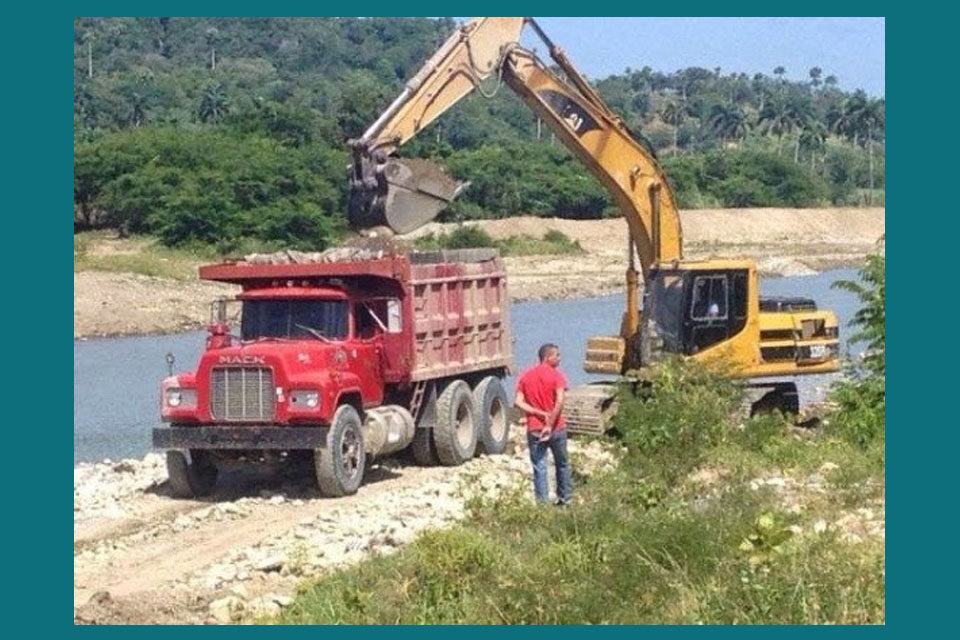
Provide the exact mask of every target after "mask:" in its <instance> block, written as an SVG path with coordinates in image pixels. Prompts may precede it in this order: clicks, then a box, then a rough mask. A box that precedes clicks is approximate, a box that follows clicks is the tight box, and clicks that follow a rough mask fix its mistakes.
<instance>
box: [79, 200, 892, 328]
mask: <svg viewBox="0 0 960 640" xmlns="http://www.w3.org/2000/svg"><path fill="white" fill-rule="evenodd" d="M884 215H885V212H884V209H882V208H872V209H838V208H832V209H709V210H692V211H684V212H682V214H681V219H682V224H683V232H684V247H685V253H686V257H687V258H692V259H702V258H711V257H730V258H751V259H754V260H755V261H756V262H757V266H758V269H759V271H760V274H761V275H764V276H795V275H807V274H813V273H816V272H819V271H823V270H827V269H832V268H836V267H841V266H857V265H859V264H860V262H861V261H862V260H863V258H864V257H865V256H866V255H867V254H868V253H869V252H870V251H872V250H874V249H875V247H876V242H877V240H878V239H879V238H880V236H882V235H883V234H884V230H885V224H884ZM467 224H475V225H477V226H479V227H481V228H482V229H483V230H485V231H486V232H487V233H489V234H490V235H491V236H492V237H494V238H507V237H510V236H515V235H522V234H527V235H531V236H534V237H541V236H542V235H543V233H545V232H546V231H548V230H550V229H556V230H558V231H561V232H562V233H564V234H565V235H567V236H568V237H569V238H571V239H572V240H575V241H576V242H578V243H579V244H580V246H581V247H582V248H583V250H584V253H583V254H576V255H562V256H517V257H507V258H505V262H506V266H507V269H508V271H509V273H510V290H511V295H512V297H513V299H514V300H515V301H525V300H544V299H563V298H577V297H583V296H588V295H591V296H595V295H598V294H605V293H616V292H618V291H620V290H622V286H623V271H624V268H625V258H624V255H625V245H626V237H627V227H626V222H625V221H624V220H623V219H619V218H617V219H608V220H564V219H559V218H534V217H519V218H509V219H504V220H483V221H475V222H470V223H467ZM454 226H455V225H452V224H438V223H432V224H430V225H427V226H426V227H424V228H423V229H421V230H418V232H417V233H415V234H411V237H417V236H419V235H423V234H426V233H431V232H432V233H443V232H445V231H449V230H450V229H452V228H453V227H454ZM149 250H150V249H149V243H148V242H146V241H144V240H119V239H115V238H111V237H109V236H107V235H98V236H95V237H93V238H92V240H91V241H90V242H88V246H86V247H85V248H84V251H85V252H86V255H87V256H89V257H92V258H94V259H92V260H91V259H87V260H85V261H84V262H83V264H82V265H81V264H80V263H78V266H77V270H76V271H75V273H74V337H75V338H79V337H90V336H104V335H136V334H150V333H168V332H174V331H182V330H188V329H194V328H198V327H201V326H203V325H204V324H206V322H207V321H208V319H209V303H210V301H211V300H213V299H214V298H216V297H219V296H224V295H232V294H233V293H235V292H236V288H235V287H233V286H230V285H223V284H218V283H208V282H201V281H199V280H198V279H197V278H196V276H195V275H193V274H195V273H196V266H197V265H198V264H200V263H201V262H202V261H200V260H197V261H196V262H195V263H190V262H189V261H180V262H177V260H176V259H175V258H173V257H170V256H162V257H160V258H159V259H158V265H159V267H160V268H157V269H156V270H155V272H156V273H157V274H159V275H141V274H137V273H125V272H122V271H120V272H117V271H102V270H98V269H97V266H98V262H97V260H96V258H107V259H114V262H113V264H114V265H116V264H117V262H116V260H115V259H116V257H117V256H123V257H124V259H130V260H134V259H136V257H137V256H138V255H141V254H143V253H144V252H146V251H149ZM107 262H108V260H103V261H102V263H101V264H106V263H107ZM119 264H121V265H122V262H120V263H119ZM81 269H82V270H81Z"/></svg>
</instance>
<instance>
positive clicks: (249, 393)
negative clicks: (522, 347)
mask: <svg viewBox="0 0 960 640" xmlns="http://www.w3.org/2000/svg"><path fill="white" fill-rule="evenodd" d="M288 255H289V254H288ZM200 277H201V278H203V279H206V280H214V281H219V282H229V283H233V284H237V285H240V286H241V288H242V291H241V293H240V294H239V295H238V296H237V300H239V302H240V305H241V315H240V318H241V319H240V322H239V327H231V326H229V325H228V323H227V320H226V318H227V315H226V311H227V301H226V300H220V301H217V303H215V305H214V313H213V321H212V322H211V325H210V327H209V336H208V337H207V345H206V349H205V350H204V352H203V354H202V355H201V357H200V362H199V363H198V365H197V368H196V369H195V370H194V371H191V372H186V373H180V374H177V375H172V376H170V377H168V378H167V379H165V380H164V381H163V383H162V385H161V417H162V419H163V421H164V422H168V423H169V425H168V426H164V427H159V428H156V429H154V431H153V444H154V447H156V448H159V449H166V450H167V467H168V472H169V477H170V486H171V487H172V489H173V492H174V493H175V494H176V495H177V496H180V497H194V496H198V495H204V494H208V493H210V492H211V491H212V490H213V488H214V486H215V484H216V480H217V474H218V469H219V468H221V467H223V466H224V465H225V464H227V463H236V462H240V463H256V462H275V461H280V460H283V459H286V458H290V457H307V456H310V457H312V463H313V468H314V469H315V472H316V479H317V484H318V486H319V488H320V492H321V493H322V494H323V495H325V496H342V495H347V494H352V493H355V492H356V491H357V489H358V487H359V486H360V484H361V482H362V479H363V474H364V470H365V468H366V467H367V465H368V464H369V463H370V461H372V460H373V459H375V458H377V457H379V456H383V455H385V454H390V453H395V452H398V451H400V450H402V449H404V448H406V447H408V446H410V447H411V448H412V451H413V455H414V457H415V459H416V460H417V462H418V463H420V464H437V463H440V464H444V465H457V464H461V463H463V462H465V461H466V460H468V459H470V458H472V457H473V456H474V455H476V454H477V453H488V454H496V453H501V452H502V451H503V450H504V448H505V446H506V443H507V437H508V431H509V422H508V405H507V398H506V394H505V391H504V386H503V379H504V377H505V376H507V375H508V374H509V373H510V371H511V369H512V367H513V354H512V338H511V334H510V299H509V297H508V295H507V279H506V274H505V271H504V267H503V263H502V261H501V259H500V257H499V254H498V253H497V252H496V251H491V250H477V249H468V250H460V251H436V252H420V253H409V254H397V255H383V254H382V252H370V251H353V252H347V253H346V254H345V253H344V252H342V251H341V252H340V253H337V251H334V252H333V253H332V254H331V252H327V253H325V254H319V255H318V256H317V257H315V258H312V259H308V260H303V259H302V258H297V259H293V260H286V261H281V262H280V263H277V262H275V261H266V262H257V261H253V260H250V261H242V262H226V263H221V264H213V265H208V266H203V267H201V268H200ZM234 304H235V303H234ZM237 330H238V331H239V333H236V331H237Z"/></svg>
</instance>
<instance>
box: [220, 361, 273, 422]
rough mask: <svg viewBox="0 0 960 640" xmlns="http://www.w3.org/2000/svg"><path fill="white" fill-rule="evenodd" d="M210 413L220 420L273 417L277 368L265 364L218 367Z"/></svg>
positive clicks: (269, 418) (267, 418) (265, 418)
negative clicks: (274, 371) (273, 370)
mask: <svg viewBox="0 0 960 640" xmlns="http://www.w3.org/2000/svg"><path fill="white" fill-rule="evenodd" d="M210 414H211V415H212V416H213V417H214V419H216V420H236V421H245V420H249V421H258V422H260V421H269V420H273V417H274V396H273V372H272V371H271V370H270V369H267V368H263V367H217V368H214V369H213V371H212V372H211V376H210Z"/></svg>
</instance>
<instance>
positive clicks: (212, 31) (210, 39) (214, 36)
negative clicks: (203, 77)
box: [205, 27, 220, 71]
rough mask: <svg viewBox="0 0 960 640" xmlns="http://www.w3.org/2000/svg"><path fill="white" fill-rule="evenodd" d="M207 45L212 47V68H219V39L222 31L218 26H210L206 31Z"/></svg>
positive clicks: (213, 69) (214, 69)
mask: <svg viewBox="0 0 960 640" xmlns="http://www.w3.org/2000/svg"><path fill="white" fill-rule="evenodd" d="M205 37H206V40H207V46H208V47H210V70H211V71H216V70H217V41H218V40H219V39H220V31H219V30H218V29H217V28H216V27H210V28H209V29H207V32H206V36H205Z"/></svg>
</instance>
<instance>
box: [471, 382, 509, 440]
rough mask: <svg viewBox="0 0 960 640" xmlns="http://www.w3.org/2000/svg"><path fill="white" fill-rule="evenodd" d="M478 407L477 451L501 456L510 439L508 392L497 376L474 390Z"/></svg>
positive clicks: (474, 400) (474, 399) (474, 397)
mask: <svg viewBox="0 0 960 640" xmlns="http://www.w3.org/2000/svg"><path fill="white" fill-rule="evenodd" d="M473 402H474V404H475V405H477V427H478V429H477V431H478V433H477V450H478V451H479V452H480V453H487V454H493V455H495V454H500V453H503V452H504V450H505V449H506V448H507V440H509V438H510V420H509V417H508V413H509V410H508V407H509V405H508V404H507V392H506V391H504V389H503V383H502V382H500V378H497V377H496V376H488V377H486V378H484V379H483V380H481V381H480V384H478V385H477V387H476V388H475V389H474V390H473Z"/></svg>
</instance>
